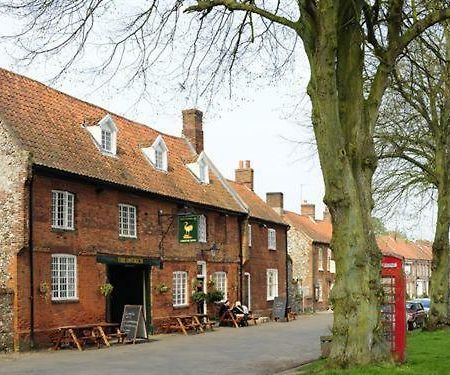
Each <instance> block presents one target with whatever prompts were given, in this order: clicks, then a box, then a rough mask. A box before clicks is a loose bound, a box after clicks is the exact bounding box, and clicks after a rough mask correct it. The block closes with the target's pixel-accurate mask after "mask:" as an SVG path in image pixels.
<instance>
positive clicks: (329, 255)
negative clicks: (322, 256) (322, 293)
mask: <svg viewBox="0 0 450 375" xmlns="http://www.w3.org/2000/svg"><path fill="white" fill-rule="evenodd" d="M331 256H332V255H331V249H327V271H331Z"/></svg>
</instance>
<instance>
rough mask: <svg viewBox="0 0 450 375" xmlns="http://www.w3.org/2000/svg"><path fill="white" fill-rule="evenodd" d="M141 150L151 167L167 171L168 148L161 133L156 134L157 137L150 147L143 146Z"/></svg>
mask: <svg viewBox="0 0 450 375" xmlns="http://www.w3.org/2000/svg"><path fill="white" fill-rule="evenodd" d="M142 152H143V153H144V155H145V156H146V157H147V159H148V160H149V161H150V163H151V164H152V165H153V167H155V169H158V170H160V171H164V172H167V171H168V169H169V162H168V148H167V146H166V143H165V142H164V139H163V138H162V137H161V135H158V137H157V138H156V139H155V141H154V142H153V144H152V145H151V146H150V147H147V148H143V149H142Z"/></svg>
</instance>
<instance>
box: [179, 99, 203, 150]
mask: <svg viewBox="0 0 450 375" xmlns="http://www.w3.org/2000/svg"><path fill="white" fill-rule="evenodd" d="M182 113H183V135H184V136H185V137H186V138H187V140H188V141H189V142H190V143H191V144H192V146H193V147H194V149H195V151H196V152H197V154H200V153H201V152H202V151H203V121H202V120H203V113H202V111H199V110H198V109H195V108H194V109H185V110H184V111H182Z"/></svg>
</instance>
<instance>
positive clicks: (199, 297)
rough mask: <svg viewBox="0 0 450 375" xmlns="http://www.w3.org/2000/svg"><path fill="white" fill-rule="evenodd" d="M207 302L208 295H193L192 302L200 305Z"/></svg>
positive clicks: (196, 293) (200, 293) (198, 293)
mask: <svg viewBox="0 0 450 375" xmlns="http://www.w3.org/2000/svg"><path fill="white" fill-rule="evenodd" d="M205 300H206V293H203V292H194V293H192V301H193V302H195V303H197V304H199V303H203V302H204V301H205Z"/></svg>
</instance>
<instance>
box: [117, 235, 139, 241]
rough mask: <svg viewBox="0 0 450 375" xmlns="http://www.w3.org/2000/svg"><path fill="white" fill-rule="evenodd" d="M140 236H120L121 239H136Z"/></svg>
mask: <svg viewBox="0 0 450 375" xmlns="http://www.w3.org/2000/svg"><path fill="white" fill-rule="evenodd" d="M137 239H138V238H137V236H136V237H132V236H119V240H121V241H129V240H131V241H136V240H137Z"/></svg>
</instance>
